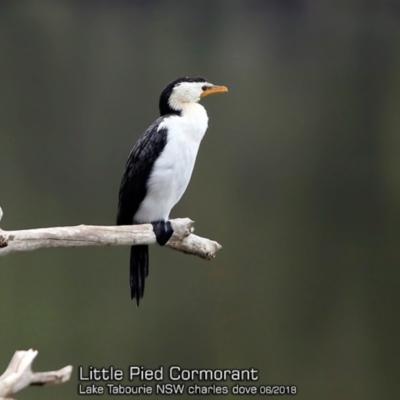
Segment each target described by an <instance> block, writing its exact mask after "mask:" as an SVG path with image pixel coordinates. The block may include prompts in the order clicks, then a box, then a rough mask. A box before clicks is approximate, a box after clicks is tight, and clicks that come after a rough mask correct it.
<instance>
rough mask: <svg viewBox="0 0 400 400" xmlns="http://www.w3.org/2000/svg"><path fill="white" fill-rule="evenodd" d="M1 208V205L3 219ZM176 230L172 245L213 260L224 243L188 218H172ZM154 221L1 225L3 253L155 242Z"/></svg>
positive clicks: (172, 247) (168, 245) (169, 245)
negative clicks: (15, 227) (33, 226)
mask: <svg viewBox="0 0 400 400" xmlns="http://www.w3.org/2000/svg"><path fill="white" fill-rule="evenodd" d="M1 217H2V210H1V208H0V220H1ZM171 224H172V227H173V229H174V233H173V235H172V237H171V239H170V240H169V241H168V243H167V244H166V246H167V247H170V248H171V249H174V250H178V251H181V252H183V253H187V254H193V255H196V256H199V257H201V258H204V259H206V260H210V259H212V258H214V257H215V254H216V253H217V252H218V251H219V250H221V248H222V246H221V245H220V244H219V243H217V242H215V241H213V240H210V239H206V238H203V237H200V236H197V235H194V234H193V231H194V227H193V225H194V222H193V221H192V220H190V219H189V218H177V219H173V220H171ZM154 243H156V237H155V234H154V232H153V226H152V225H151V224H143V225H127V226H97V225H78V226H65V227H54V228H39V229H26V230H18V231H3V230H1V229H0V256H5V255H8V254H11V253H18V252H23V251H33V250H37V249H43V248H51V247H77V246H116V245H122V246H132V245H139V244H154Z"/></svg>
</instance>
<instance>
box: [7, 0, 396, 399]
mask: <svg viewBox="0 0 400 400" xmlns="http://www.w3.org/2000/svg"><path fill="white" fill-rule="evenodd" d="M198 75H200V76H205V77H207V78H208V79H209V80H210V81H211V82H213V83H215V84H220V85H226V86H228V87H229V93H228V94H226V95H223V96H215V97H210V98H207V99H205V100H204V101H203V105H205V107H206V108H207V111H208V114H209V117H210V123H209V130H208V132H207V134H206V136H205V138H204V140H203V143H202V146H201V149H200V153H199V155H198V159H197V163H196V167H195V171H194V174H193V176H192V181H191V184H190V186H189V188H188V190H187V192H186V194H185V195H184V197H183V199H182V201H181V202H180V203H179V205H178V206H176V207H175V209H174V210H173V215H172V216H175V217H176V216H179V217H186V216H187V217H190V218H192V219H194V220H195V221H196V222H197V224H196V228H197V233H198V234H199V235H202V236H206V237H209V238H212V239H215V240H218V241H219V242H220V243H221V244H222V245H223V246H224V249H223V251H222V252H221V253H219V254H218V256H217V258H216V259H215V260H213V261H212V262H206V261H203V260H200V259H198V258H196V257H193V256H187V255H183V254H181V253H178V252H173V251H171V250H168V249H162V248H159V247H156V246H152V247H151V249H150V250H151V264H150V276H149V278H148V279H147V286H146V294H145V297H144V300H143V302H142V304H141V306H140V308H139V309H137V308H136V306H135V304H134V302H131V301H130V297H129V283H128V275H129V273H128V269H129V268H128V258H129V249H128V248H127V247H108V248H106V247H104V248H80V249H54V250H41V251H37V252H33V253H26V254H17V255H10V256H8V257H5V258H1V259H0V267H1V268H0V370H3V369H4V368H5V367H6V365H7V364H8V362H9V359H10V357H11V356H12V354H13V352H14V351H15V350H17V349H21V350H22V349H28V348H30V347H33V348H36V349H38V350H39V351H40V354H39V356H38V358H37V360H36V362H35V364H34V367H35V369H36V370H52V369H58V368H61V367H62V366H64V365H67V364H72V365H74V367H75V368H76V367H77V366H78V365H84V366H88V365H94V366H97V367H108V366H110V365H114V366H116V367H118V368H122V369H126V368H127V366H129V365H144V366H146V367H148V368H155V367H159V366H160V365H163V366H165V367H166V368H168V367H169V366H171V365H174V364H178V365H180V366H182V367H184V368H249V367H253V368H256V369H259V370H260V379H259V381H258V382H257V384H263V385H269V384H295V385H298V388H299V395H298V396H297V398H299V399H307V400H310V399H311V400H313V399H316V400H319V399H324V400H337V399H363V400H368V399H374V400H375V399H384V398H393V394H394V393H395V392H396V390H398V388H397V382H396V379H397V376H398V372H399V367H398V359H399V358H398V354H399V353H398V352H399V325H400V324H399V316H398V310H399V307H398V306H399V295H398V287H399V278H400V270H399V265H400V263H399V240H400V233H399V229H398V226H399V222H400V212H399V211H400V210H399V204H400V186H399V180H400V157H399V147H400V135H399V129H400V112H399V108H400V6H399V3H398V2H395V1H385V0H375V1H362V0H346V1H330V2H329V1H328V2H320V1H318V0H291V1H289V0H258V1H255V0H254V1H251V0H248V1H244V0H243V1H242V0H213V1H211V0H209V1H205V0H203V1H184V0H180V1H168V0H164V1H161V0H159V1H156V0H153V1H150V0H132V1H127V0H125V1H122V0H121V1H120V0H114V1H111V0H109V1H101V0H97V1H94V0H92V1H90V0H86V1H78V0H76V1H74V0H52V1H50V0H49V1H45V0H43V1H40V0H37V1H28V0H26V1H22V0H9V1H6V0H2V1H1V3H0V87H1V90H0V205H1V207H2V208H3V211H4V217H3V220H2V222H1V226H2V228H3V229H6V230H13V229H24V228H34V227H46V226H63V225H75V224H81V223H85V224H104V225H113V224H114V223H115V214H116V207H117V195H118V188H119V183H120V178H121V174H122V171H123V169H124V165H125V161H126V158H127V156H128V153H129V151H130V149H131V147H132V145H133V144H134V142H135V141H136V139H137V138H138V137H139V135H140V134H141V133H142V132H143V131H144V130H145V129H146V128H147V127H148V126H149V125H150V123H151V122H152V121H153V120H154V119H156V117H157V116H158V96H159V93H160V92H161V90H162V89H163V88H164V86H165V85H166V84H167V83H168V82H170V81H172V80H173V79H175V78H177V77H180V76H198ZM77 383H78V381H77V375H76V373H75V372H74V374H73V380H72V382H70V383H67V384H64V385H61V386H56V387H52V388H49V389H37V388H31V389H28V390H25V391H23V392H21V393H20V394H18V395H17V396H16V397H17V398H19V399H33V400H36V399H37V400H39V399H43V398H57V399H60V400H63V399H73V398H76V397H77ZM211 383H212V382H208V384H211ZM203 384H205V383H204V382H203ZM104 397H107V398H108V396H104ZM150 397H151V396H150ZM158 397H160V398H162V396H158ZM184 397H187V396H184ZM203 397H204V396H203ZM231 397H233V396H226V398H231ZM244 397H245V396H244ZM253 397H254V396H253ZM192 398H193V399H196V398H200V396H199V397H196V396H193V397H192Z"/></svg>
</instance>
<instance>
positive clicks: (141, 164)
mask: <svg viewBox="0 0 400 400" xmlns="http://www.w3.org/2000/svg"><path fill="white" fill-rule="evenodd" d="M163 120H164V118H159V119H158V120H157V121H155V122H154V123H153V124H152V125H151V126H150V127H149V128H148V129H147V130H146V131H145V132H144V133H143V134H142V136H140V138H139V140H138V141H137V142H136V144H135V145H134V146H133V149H132V151H131V152H130V154H129V157H128V161H127V162H126V166H125V171H124V174H123V175H122V181H121V186H120V189H119V203H118V215H117V225H130V224H133V223H134V222H135V221H134V217H135V214H136V212H137V211H138V209H139V206H140V203H141V202H142V201H143V200H144V198H145V197H146V192H147V186H146V184H147V180H148V179H149V176H150V173H151V170H152V168H153V165H154V163H155V161H156V160H157V158H158V157H159V155H160V153H161V152H162V150H163V149H164V147H165V145H166V143H167V129H165V128H163V129H160V130H158V127H159V125H160V123H161V122H162V121H163ZM148 222H151V221H148Z"/></svg>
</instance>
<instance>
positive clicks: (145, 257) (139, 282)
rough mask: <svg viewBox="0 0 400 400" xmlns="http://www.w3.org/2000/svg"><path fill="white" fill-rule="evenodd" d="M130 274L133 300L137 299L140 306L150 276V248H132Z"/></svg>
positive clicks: (144, 246) (142, 246)
mask: <svg viewBox="0 0 400 400" xmlns="http://www.w3.org/2000/svg"><path fill="white" fill-rule="evenodd" d="M130 273H131V280H130V282H131V298H132V299H133V298H134V297H135V298H136V304H137V305H138V306H139V303H140V299H141V298H142V297H143V294H144V281H145V279H146V277H147V275H149V246H147V245H140V246H132V247H131V259H130Z"/></svg>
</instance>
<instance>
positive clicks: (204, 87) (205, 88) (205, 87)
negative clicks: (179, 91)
mask: <svg viewBox="0 0 400 400" xmlns="http://www.w3.org/2000/svg"><path fill="white" fill-rule="evenodd" d="M209 88H210V86H206V85H204V86H203V87H202V89H203V92H204V91H205V90H208V89H209Z"/></svg>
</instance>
